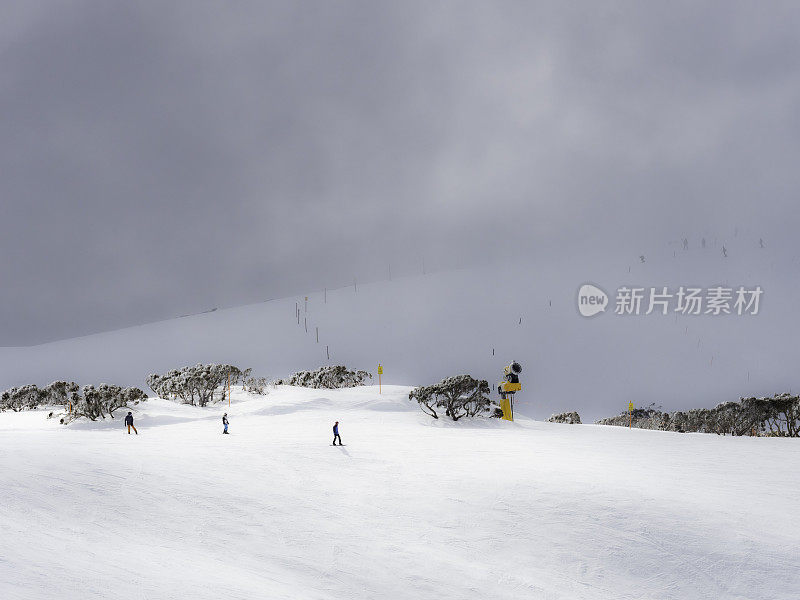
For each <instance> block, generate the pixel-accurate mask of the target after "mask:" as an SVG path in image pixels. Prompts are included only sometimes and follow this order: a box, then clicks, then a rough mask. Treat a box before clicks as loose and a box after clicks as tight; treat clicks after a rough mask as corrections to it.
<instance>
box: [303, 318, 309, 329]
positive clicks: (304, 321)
mask: <svg viewBox="0 0 800 600" xmlns="http://www.w3.org/2000/svg"><path fill="white" fill-rule="evenodd" d="M303 326H304V327H305V328H306V333H308V317H303Z"/></svg>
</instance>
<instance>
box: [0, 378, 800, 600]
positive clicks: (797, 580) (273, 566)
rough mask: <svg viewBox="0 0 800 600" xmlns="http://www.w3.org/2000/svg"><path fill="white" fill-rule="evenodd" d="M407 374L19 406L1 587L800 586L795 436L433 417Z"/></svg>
mask: <svg viewBox="0 0 800 600" xmlns="http://www.w3.org/2000/svg"><path fill="white" fill-rule="evenodd" d="M408 391H409V388H405V387H399V386H391V387H387V386H384V388H383V394H382V395H378V389H377V386H374V387H373V386H370V387H364V388H357V389H350V390H336V391H328V390H308V389H298V388H288V387H279V388H277V389H274V390H272V391H271V393H270V394H269V395H268V396H266V397H258V396H250V395H248V394H244V393H242V392H238V393H234V397H233V403H232V405H231V406H230V408H229V407H228V406H227V404H226V405H215V406H211V407H207V408H196V407H190V406H183V405H178V404H175V403H172V402H168V401H165V400H157V399H155V400H149V401H148V402H146V403H145V404H142V405H140V406H138V407H137V409H136V410H135V411H134V414H135V416H136V425H137V427H138V429H139V435H138V436H134V435H130V436H129V435H127V434H126V433H125V432H124V430H123V425H122V418H123V416H124V414H125V413H124V411H120V412H119V413H117V417H118V418H116V419H114V420H107V421H105V422H101V423H78V424H74V425H71V426H69V427H64V426H61V425H58V423H57V422H56V421H55V419H51V420H47V419H46V416H47V412H48V411H36V412H28V413H18V414H16V413H2V414H0V473H2V477H1V479H2V485H1V486H0V598H4V599H5V600H12V599H29V598H48V599H80V600H86V599H90V598H114V599H119V600H127V599H137V600H138V599H162V598H180V599H203V598H213V599H215V600H216V599H219V598H226V599H239V598H242V599H245V598H246V599H252V598H259V599H261V598H291V599H294V600H297V599H316V598H320V599H323V598H337V599H341V598H359V599H379V598H414V599H420V598H431V599H433V598H436V599H446V598H453V599H458V600H464V599H472V598H474V599H476V600H478V599H480V600H484V599H487V598H520V599H523V598H524V599H532V598H534V599H535V598H565V599H567V598H568V599H575V598H675V599H681V600H685V599H688V598H703V599H708V598H725V599H728V598H747V599H748V600H751V599H756V598H764V599H771V600H772V599H778V598H786V599H790V598H791V599H795V598H797V597H798V593H800V592H798V590H800V577H799V576H798V572H800V571H799V570H798V568H799V567H800V557H799V556H798V544H800V542H798V540H800V535H798V534H800V527H799V526H798V519H797V508H798V497H800V496H799V494H798V492H800V470H798V469H797V465H798V464H800V446H798V444H797V441H796V440H783V439H768V438H730V437H727V438H723V437H718V436H713V435H702V434H686V435H682V434H676V433H667V432H656V431H638V430H633V431H629V430H627V429H623V428H615V427H602V426H593V425H583V426H580V425H556V424H549V423H543V422H537V421H532V420H528V419H520V420H518V421H516V422H514V423H507V422H500V421H497V420H478V421H473V422H459V423H452V422H446V421H444V420H441V419H440V420H439V421H433V420H432V419H430V418H429V417H426V416H424V415H423V414H422V413H421V412H420V411H419V410H418V408H417V407H416V405H412V404H411V403H410V402H409V401H408V400H407V394H408ZM226 411H227V412H228V413H229V418H230V422H231V426H230V431H231V435H228V436H224V435H222V434H221V432H222V425H221V415H222V413H223V412H226ZM335 420H338V421H340V429H341V435H342V439H343V440H344V443H345V447H343V448H339V447H332V446H331V440H332V434H331V427H332V425H333V422H334V421H335Z"/></svg>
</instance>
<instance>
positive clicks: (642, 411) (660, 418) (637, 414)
mask: <svg viewBox="0 0 800 600" xmlns="http://www.w3.org/2000/svg"><path fill="white" fill-rule="evenodd" d="M659 408H660V407H656V405H655V404H651V405H650V406H648V407H646V408H635V409H633V411H631V413H630V414H629V413H628V411H624V412H622V413H620V414H618V415H616V416H614V417H608V418H605V419H600V420H599V421H597V424H598V425H617V426H621V427H627V426H628V419H629V418H630V421H631V427H636V428H638V429H668V427H669V421H670V417H669V413H665V412H661V410H659Z"/></svg>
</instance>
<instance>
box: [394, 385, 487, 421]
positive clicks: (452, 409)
mask: <svg viewBox="0 0 800 600" xmlns="http://www.w3.org/2000/svg"><path fill="white" fill-rule="evenodd" d="M408 399H409V400H413V401H416V402H417V403H418V404H419V407H420V409H422V412H424V413H425V414H427V415H430V416H432V417H433V418H434V419H438V418H439V413H441V412H443V413H444V414H445V416H448V417H450V418H451V419H453V421H458V420H459V419H460V418H462V417H474V416H476V415H491V416H498V412H499V415H502V411H501V410H500V407H499V406H497V404H495V403H494V402H493V401H492V400H491V398H489V383H488V382H487V381H486V380H485V379H475V378H474V377H472V376H470V375H456V376H455V377H448V378H447V379H442V380H441V381H440V382H439V383H434V384H433V385H427V386H422V387H418V388H415V389H413V390H412V391H411V392H410V393H409V394H408Z"/></svg>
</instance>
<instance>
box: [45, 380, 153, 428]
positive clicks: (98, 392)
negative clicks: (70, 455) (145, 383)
mask: <svg viewBox="0 0 800 600" xmlns="http://www.w3.org/2000/svg"><path fill="white" fill-rule="evenodd" d="M73 399H75V402H74V403H73V404H72V405H71V407H70V408H69V409H68V410H67V412H66V414H64V416H63V417H61V423H65V424H66V423H70V422H72V421H75V420H77V419H81V418H86V419H89V420H90V421H96V420H97V419H105V418H106V416H109V417H111V418H112V419H113V418H114V411H115V410H117V409H120V408H130V407H131V406H135V405H137V404H139V403H140V402H144V401H145V400H147V394H145V393H144V392H143V391H142V390H140V389H139V388H135V387H129V388H123V387H120V386H118V385H108V384H106V383H101V384H100V385H99V386H97V387H95V386H93V385H85V386H83V388H82V389H81V394H80V395H78V396H77V398H75V397H73Z"/></svg>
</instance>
